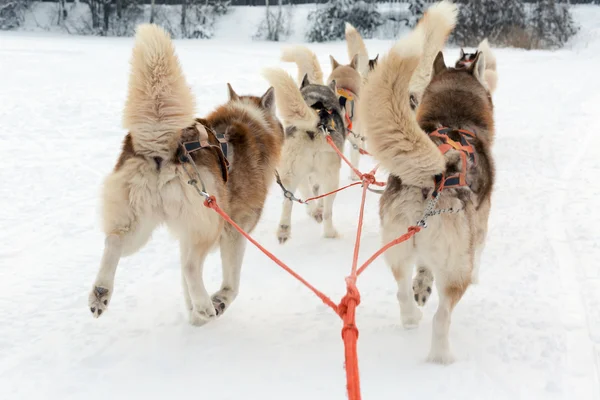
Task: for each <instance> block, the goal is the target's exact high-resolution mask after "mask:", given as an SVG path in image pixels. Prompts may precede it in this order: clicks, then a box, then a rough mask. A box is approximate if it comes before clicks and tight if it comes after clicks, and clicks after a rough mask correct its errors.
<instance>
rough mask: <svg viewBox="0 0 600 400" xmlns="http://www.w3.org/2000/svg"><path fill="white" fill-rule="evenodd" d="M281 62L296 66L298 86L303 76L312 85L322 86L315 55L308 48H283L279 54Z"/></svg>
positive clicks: (321, 76) (320, 73)
mask: <svg viewBox="0 0 600 400" xmlns="http://www.w3.org/2000/svg"><path fill="white" fill-rule="evenodd" d="M281 61H285V62H293V63H296V65H297V66H298V85H300V84H301V83H302V80H303V79H304V75H307V76H308V81H309V82H310V83H313V84H318V85H323V71H322V70H321V64H319V59H318V58H317V56H316V54H315V53H313V52H312V51H311V50H310V49H309V48H308V47H305V46H293V47H287V48H284V49H283V50H282V52H281Z"/></svg>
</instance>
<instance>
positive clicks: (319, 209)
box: [308, 207, 323, 224]
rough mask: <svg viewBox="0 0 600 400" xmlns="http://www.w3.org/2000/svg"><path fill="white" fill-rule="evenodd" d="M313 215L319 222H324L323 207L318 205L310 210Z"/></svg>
mask: <svg viewBox="0 0 600 400" xmlns="http://www.w3.org/2000/svg"><path fill="white" fill-rule="evenodd" d="M308 213H309V214H310V216H311V217H313V219H314V220H315V221H317V223H319V224H320V223H321V222H323V207H316V208H314V209H311V210H310V211H309V212H308Z"/></svg>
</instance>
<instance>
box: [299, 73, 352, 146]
mask: <svg viewBox="0 0 600 400" xmlns="http://www.w3.org/2000/svg"><path fill="white" fill-rule="evenodd" d="M300 93H301V94H302V98H303V99H304V102H305V103H306V104H307V105H308V106H309V107H310V108H312V109H313V110H315V111H316V112H317V115H318V116H319V126H318V128H321V127H322V128H325V129H327V130H329V131H330V133H331V132H333V131H335V132H339V133H341V134H342V135H343V134H344V133H345V128H344V119H343V117H342V116H343V115H344V114H343V113H344V111H343V110H342V107H341V106H340V103H339V101H338V96H337V85H336V81H332V82H330V83H329V85H316V84H312V83H310V82H309V81H308V77H307V76H304V79H303V80H302V85H301V86H300Z"/></svg>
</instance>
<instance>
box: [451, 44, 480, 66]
mask: <svg viewBox="0 0 600 400" xmlns="http://www.w3.org/2000/svg"><path fill="white" fill-rule="evenodd" d="M475 57H477V52H475V53H465V51H464V50H463V49H462V48H461V49H460V57H459V58H458V61H456V64H454V68H469V67H470V66H471V64H473V61H475Z"/></svg>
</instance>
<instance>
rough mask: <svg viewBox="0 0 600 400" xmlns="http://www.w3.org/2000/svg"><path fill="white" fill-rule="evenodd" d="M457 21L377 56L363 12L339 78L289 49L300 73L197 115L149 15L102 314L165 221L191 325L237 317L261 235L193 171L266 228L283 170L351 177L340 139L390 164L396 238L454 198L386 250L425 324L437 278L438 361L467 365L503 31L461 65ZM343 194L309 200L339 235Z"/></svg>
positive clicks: (436, 18) (410, 324)
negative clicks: (212, 202)
mask: <svg viewBox="0 0 600 400" xmlns="http://www.w3.org/2000/svg"><path fill="white" fill-rule="evenodd" d="M456 18H457V7H456V5H454V4H452V3H450V2H449V1H447V0H444V1H441V2H439V3H436V4H435V5H433V6H431V7H430V8H429V9H428V10H427V11H426V13H425V14H424V16H423V17H422V18H421V20H420V21H419V23H418V24H417V26H416V27H415V28H414V29H413V30H412V31H411V32H410V33H409V34H408V35H406V36H405V37H403V38H401V39H400V40H399V41H397V42H396V43H395V44H394V46H393V47H392V48H391V49H390V50H389V52H388V54H386V55H385V56H382V57H379V55H377V57H375V58H374V59H369V55H368V52H367V48H366V46H365V44H364V42H363V40H362V38H361V36H360V34H359V33H358V31H357V30H356V29H355V28H354V27H352V26H351V25H349V24H347V25H346V32H345V34H346V42H347V47H348V57H349V61H350V63H349V64H341V63H339V62H338V61H337V60H336V59H334V58H333V57H331V66H332V72H331V74H330V75H329V77H327V79H324V77H323V73H322V70H321V67H320V65H319V63H318V60H317V57H316V55H315V54H314V53H313V52H312V51H311V50H309V49H308V48H306V47H304V46H296V47H292V48H287V49H285V50H284V51H283V53H282V60H283V61H286V62H293V63H295V64H296V65H297V69H298V75H297V80H294V79H293V78H292V77H291V76H290V75H289V74H288V73H287V72H285V71H284V70H283V69H279V68H268V69H266V70H265V71H264V77H265V78H266V80H267V81H268V82H269V84H270V88H269V89H268V90H267V91H266V92H265V93H263V94H262V95H259V96H253V95H239V94H238V93H236V92H235V91H234V89H233V88H232V87H231V86H230V85H229V84H228V85H227V87H228V91H229V100H228V101H227V102H226V103H225V104H222V105H220V106H218V107H216V108H215V110H214V111H213V112H211V113H210V114H208V115H206V116H205V117H204V118H198V117H197V116H196V115H195V98H194V95H193V94H192V92H191V90H190V87H189V86H188V84H187V83H186V80H185V76H184V73H183V71H182V69H181V66H180V63H179V60H178V58H177V56H176V54H175V49H174V47H173V43H172V41H171V39H170V37H169V35H168V34H167V33H166V32H165V31H164V30H163V29H161V28H159V27H158V26H156V25H152V24H144V25H140V26H139V27H138V29H137V32H136V37H135V44H134V48H133V54H132V58H131V71H130V76H129V86H128V94H127V100H126V103H125V108H124V112H123V126H124V128H126V129H127V131H128V134H127V135H126V136H125V139H124V140H123V145H122V149H121V153H120V156H119V158H118V161H117V163H116V166H115V167H114V170H113V171H112V172H111V173H110V174H109V175H108V177H106V179H105V181H104V183H103V191H102V222H103V230H104V233H105V235H106V237H105V244H104V252H103V255H102V259H101V261H100V269H99V271H98V274H97V277H96V280H95V282H94V284H93V287H92V290H91V293H90V295H89V307H90V311H91V312H92V314H93V315H94V317H99V316H100V315H102V314H103V313H104V312H105V311H106V309H107V307H108V305H109V303H110V301H111V297H112V295H113V292H114V280H115V272H116V269H117V265H118V263H119V260H120V258H121V257H126V256H129V255H132V254H134V253H136V252H137V251H138V250H140V249H141V248H142V247H143V246H144V245H145V244H146V243H147V242H148V240H149V238H150V237H151V235H152V232H153V231H154V230H155V229H156V228H157V227H158V226H159V225H162V224H165V225H166V226H167V227H168V229H169V230H170V232H171V233H172V234H173V235H174V236H175V237H176V238H177V239H178V241H179V245H180V257H181V268H182V286H183V294H184V300H185V304H186V306H187V310H188V312H189V322H190V323H191V324H193V325H203V324H205V323H207V322H210V321H212V320H214V319H215V318H217V317H218V316H220V315H221V314H223V313H224V312H225V311H226V310H227V308H228V307H229V306H230V305H231V303H232V302H233V301H234V300H235V298H236V296H237V295H238V293H239V289H240V270H241V267H242V263H243V258H244V252H245V247H246V239H245V238H244V237H243V236H242V235H241V234H239V233H238V232H237V231H236V230H234V229H233V228H232V227H231V226H230V225H229V224H227V223H225V222H224V220H223V219H222V218H221V217H220V216H219V215H218V214H217V213H215V212H214V211H213V210H211V209H209V208H207V207H204V206H203V202H204V200H205V199H204V198H203V197H202V196H200V195H199V194H198V192H197V191H196V189H195V188H194V187H193V186H191V185H190V184H188V182H189V181H190V177H189V175H188V174H189V173H190V171H192V173H193V174H197V176H198V179H199V180H200V181H201V183H202V186H203V189H202V190H203V191H205V192H206V193H208V194H210V195H212V196H214V197H215V199H216V201H217V202H218V204H219V206H220V207H221V208H222V209H223V210H224V211H225V212H226V213H227V214H228V215H229V216H230V217H231V218H232V219H233V220H234V221H235V222H236V223H237V224H238V225H239V226H240V227H241V228H242V229H244V230H245V231H246V232H249V233H250V232H252V230H253V229H254V227H255V226H256V224H257V223H258V221H259V219H260V217H261V213H262V211H263V207H264V204H265V200H266V198H267V194H268V192H269V189H270V188H271V186H272V184H273V183H274V180H275V176H276V174H277V173H278V174H279V176H280V177H281V182H282V184H283V186H284V187H285V188H287V189H288V190H289V191H291V192H295V191H297V190H299V191H300V193H301V195H302V196H303V197H304V198H307V197H311V196H315V195H319V194H323V193H328V192H330V191H333V190H335V189H337V188H338V186H339V180H340V179H339V175H340V167H341V160H340V157H339V156H338V154H337V153H336V152H335V151H334V149H333V148H332V147H331V146H330V145H329V144H328V142H327V137H328V136H329V137H330V138H331V139H332V141H333V143H335V146H337V148H338V149H339V150H340V151H343V148H344V145H345V141H346V139H348V140H349V141H350V142H351V144H352V146H351V152H352V153H351V160H352V163H353V164H354V166H358V163H359V157H360V151H361V150H364V149H365V148H368V151H369V153H370V154H371V155H372V156H373V157H374V159H375V160H376V161H377V162H378V163H379V164H380V165H381V167H382V168H383V169H384V170H386V171H387V172H389V177H388V181H387V186H386V188H385V190H384V192H383V194H382V196H381V200H380V223H381V236H382V242H384V243H387V242H389V241H390V240H393V239H395V238H397V237H399V236H401V235H403V234H404V233H406V231H407V229H408V228H409V227H410V226H413V225H414V224H415V223H416V222H417V221H418V220H419V219H420V218H422V216H423V214H424V212H425V209H426V207H427V205H428V203H429V202H430V201H431V199H433V198H435V199H436V200H437V206H438V207H439V208H440V209H452V210H454V211H455V212H453V213H444V214H439V215H437V216H435V217H433V218H430V219H429V221H428V228H427V229H423V230H422V231H421V232H420V233H418V234H417V235H415V236H414V237H413V238H412V239H411V240H410V241H407V242H404V243H402V244H400V245H397V246H395V247H392V248H391V249H389V250H388V251H387V252H386V253H384V257H385V260H386V262H387V264H388V265H389V267H390V268H391V271H392V275H393V276H394V278H395V279H396V282H397V284H398V292H397V299H398V302H399V304H400V314H401V320H402V324H403V326H404V327H406V328H414V327H416V326H417V325H418V323H419V320H420V319H421V316H422V313H421V311H420V310H419V308H418V306H423V305H424V304H425V303H426V301H427V299H428V298H429V297H430V295H431V291H432V286H433V283H434V279H435V285H436V288H437V292H438V296H439V305H438V309H437V311H436V313H435V316H434V318H433V334H432V342H431V348H430V353H429V357H428V359H429V360H430V361H432V362H436V363H442V364H448V363H451V362H452V361H453V359H454V358H453V355H452V353H451V351H450V346H449V340H448V332H449V328H450V318H451V314H452V311H453V309H454V307H455V306H456V304H457V303H458V301H459V300H460V299H461V297H462V295H463V294H464V292H465V290H466V289H467V287H468V286H469V285H470V284H471V283H474V282H476V281H477V275H478V269H479V263H480V259H481V254H482V250H483V248H484V244H485V238H486V232H487V224H488V216H489V212H490V207H491V193H492V188H493V184H494V161H493V158H492V154H491V146H492V144H493V141H494V116H493V103H492V94H493V92H494V90H495V88H496V85H497V73H496V61H495V58H494V56H493V54H492V52H491V49H490V47H489V45H488V42H487V40H484V41H483V42H482V43H481V44H480V45H479V48H478V49H477V51H476V52H475V53H470V54H469V53H464V51H463V50H462V49H461V55H460V59H459V60H458V61H457V62H456V63H455V65H454V66H453V67H448V66H447V65H446V63H445V61H444V57H443V54H442V50H443V48H444V46H445V43H446V40H447V38H448V36H449V35H450V33H451V32H452V30H453V29H454V26H455V23H456ZM352 178H353V179H358V177H356V176H352ZM442 188H443V190H442ZM334 201H335V194H334V195H331V196H327V197H325V198H323V199H321V200H319V201H316V202H312V203H310V205H309V206H307V210H308V212H309V214H310V216H311V217H312V218H314V219H315V220H316V221H317V222H320V223H322V224H323V235H324V236H325V237H327V238H334V237H336V236H337V235H338V234H337V231H336V229H335V226H334V223H333V203H334ZM292 204H293V203H292V201H291V200H289V199H287V198H286V199H284V201H283V206H282V212H281V219H280V222H279V226H278V228H277V237H278V240H279V241H280V243H284V242H286V241H288V240H289V239H290V237H291V234H292V225H291V213H292ZM216 247H219V249H220V254H221V262H222V269H223V282H222V285H221V288H220V290H219V291H217V292H216V293H214V294H212V295H210V294H209V293H208V292H207V290H206V288H205V285H204V281H203V265H204V261H205V258H206V256H207V254H208V253H209V252H210V251H211V250H213V249H215V248H216ZM413 269H416V276H415V277H414V279H413Z"/></svg>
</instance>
